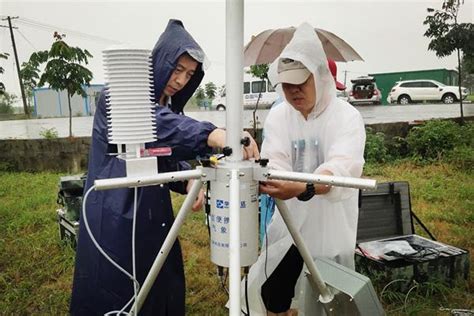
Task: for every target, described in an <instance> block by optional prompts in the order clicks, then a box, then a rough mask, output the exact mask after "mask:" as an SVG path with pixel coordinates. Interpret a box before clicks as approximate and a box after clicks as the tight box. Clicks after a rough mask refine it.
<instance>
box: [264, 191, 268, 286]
mask: <svg viewBox="0 0 474 316" xmlns="http://www.w3.org/2000/svg"><path fill="white" fill-rule="evenodd" d="M265 200H266V201H265V209H268V200H269V198H268V199H265ZM267 214H268V212H265V219H264V221H263V225H264V226H265V236H264V238H265V265H264V273H265V279H266V280H268V274H267V263H268V235H267Z"/></svg>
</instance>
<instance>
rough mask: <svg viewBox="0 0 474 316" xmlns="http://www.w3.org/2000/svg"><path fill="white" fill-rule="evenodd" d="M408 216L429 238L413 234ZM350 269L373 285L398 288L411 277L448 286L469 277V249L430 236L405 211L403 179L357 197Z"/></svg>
mask: <svg viewBox="0 0 474 316" xmlns="http://www.w3.org/2000/svg"><path fill="white" fill-rule="evenodd" d="M413 220H415V221H417V223H418V224H419V225H420V226H421V227H422V228H423V229H424V230H425V231H426V233H427V235H428V236H430V238H431V239H432V240H430V239H427V238H424V237H421V236H418V235H416V234H415V229H414V223H413ZM355 263H356V271H357V272H359V273H361V274H364V275H366V276H368V277H369V278H370V279H371V280H372V282H373V283H374V284H377V285H387V284H388V283H390V282H392V281H395V280H405V281H406V282H397V283H398V284H395V282H394V284H393V287H391V288H392V289H397V290H401V291H405V290H407V288H404V287H405V286H408V284H409V283H411V282H412V281H416V282H419V283H423V282H436V281H438V282H439V281H441V282H443V283H444V284H446V285H448V286H454V285H455V283H456V281H458V280H468V278H469V252H468V251H467V250H464V249H460V248H457V247H454V246H450V245H446V244H443V243H441V242H438V241H436V240H435V238H434V237H433V235H432V234H431V233H430V232H429V230H428V229H427V228H426V227H425V226H424V225H423V223H422V222H421V221H420V220H419V219H418V217H417V216H416V215H415V214H414V213H413V212H412V210H411V202H410V188H409V185H408V182H387V183H380V184H378V188H377V189H376V190H373V191H362V192H361V195H360V197H359V224H358V228H357V247H356V257H355Z"/></svg>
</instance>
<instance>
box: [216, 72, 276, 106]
mask: <svg viewBox="0 0 474 316" xmlns="http://www.w3.org/2000/svg"><path fill="white" fill-rule="evenodd" d="M244 80H245V81H244V103H243V105H244V109H245V110H253V109H255V105H256V104H257V99H258V96H259V95H260V100H259V101H258V108H259V109H269V108H271V107H272V105H273V103H275V101H276V99H277V98H278V94H277V93H276V92H275V89H273V86H272V85H271V84H270V82H269V81H268V80H261V79H259V78H255V77H252V76H251V75H249V74H245V75H244ZM211 109H216V110H218V111H225V109H226V98H225V89H224V90H223V91H222V94H221V95H220V96H217V97H216V98H215V99H214V100H213V101H212V105H211Z"/></svg>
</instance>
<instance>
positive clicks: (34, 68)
mask: <svg viewBox="0 0 474 316" xmlns="http://www.w3.org/2000/svg"><path fill="white" fill-rule="evenodd" d="M39 64H40V63H39V62H37V61H35V60H31V58H30V60H29V61H28V62H25V63H23V64H21V69H20V77H21V80H23V87H24V88H25V93H26V97H27V98H26V100H27V103H28V107H30V108H31V99H32V98H33V89H34V88H36V87H37V86H38V81H39V79H40V76H39V73H40V70H39V68H38V67H39Z"/></svg>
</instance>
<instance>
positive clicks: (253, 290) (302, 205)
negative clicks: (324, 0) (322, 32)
mask: <svg viewBox="0 0 474 316" xmlns="http://www.w3.org/2000/svg"><path fill="white" fill-rule="evenodd" d="M269 78H270V81H271V83H272V84H274V85H275V86H276V90H277V92H278V93H279V94H280V96H282V97H283V98H284V100H285V102H283V104H281V105H279V106H278V107H275V108H273V109H272V110H271V111H270V113H269V115H268V116H267V118H266V120H265V126H264V137H265V138H264V142H263V144H262V153H261V156H262V157H263V158H268V159H269V160H270V162H269V167H271V168H275V169H280V170H287V171H296V172H308V173H315V174H326V175H334V176H342V177H360V176H361V174H362V168H363V165H364V158H363V155H364V146H365V129H364V123H363V121H362V117H361V115H360V113H359V112H358V111H357V110H356V109H355V108H354V107H352V106H351V105H350V104H349V103H347V102H345V101H343V100H340V99H338V98H337V97H336V87H335V82H334V79H333V77H332V75H331V73H330V72H329V69H328V66H327V58H326V55H325V53H324V50H323V47H322V44H321V42H320V40H319V38H318V36H317V35H316V34H315V32H314V29H313V27H312V26H311V25H309V24H307V23H303V24H302V25H301V26H299V27H298V28H297V30H296V31H295V33H294V36H293V38H292V40H291V41H290V42H289V43H288V45H287V46H286V48H285V49H284V50H283V52H282V53H281V55H280V56H279V58H278V59H277V60H275V61H274V62H273V64H272V65H271V66H270V70H269ZM260 190H261V192H263V193H267V194H269V195H271V196H273V197H275V198H280V199H283V200H286V203H287V206H288V208H289V210H290V213H291V215H292V220H293V223H295V225H296V227H297V228H298V229H299V231H300V233H301V234H302V236H303V238H304V240H305V242H306V244H307V246H308V247H309V249H310V252H311V254H312V256H313V257H324V258H327V259H331V260H334V261H336V262H337V263H339V264H342V265H344V266H346V267H349V268H352V269H354V248H355V244H356V232H357V220H358V190H356V189H351V188H341V187H328V186H325V185H321V184H314V185H313V184H305V183H299V182H290V181H275V180H273V181H267V182H265V183H263V184H261V186H260ZM266 238H267V240H266V241H265V242H264V243H263V249H262V253H261V254H260V256H259V258H258V260H257V262H256V263H255V264H254V265H253V266H252V267H251V269H250V273H249V279H248V282H249V289H248V291H249V293H248V298H249V304H250V311H251V314H252V315H265V314H267V315H277V314H278V313H281V314H278V315H285V314H284V313H285V312H287V310H288V309H289V308H290V305H289V304H291V300H292V298H293V296H294V288H295V286H294V285H295V283H296V279H297V278H298V276H300V272H301V268H302V266H303V261H302V259H301V256H300V255H299V252H298V251H297V250H296V247H295V246H294V245H293V240H292V238H291V236H290V234H289V232H288V230H287V228H286V226H285V224H284V222H283V220H282V218H281V215H280V214H279V212H275V214H274V216H273V219H272V222H271V223H270V225H269V228H268V232H267V237H266ZM285 255H286V256H285ZM284 257H285V260H282V259H283V258H284ZM287 259H289V260H287ZM282 261H283V262H282ZM279 265H280V266H279ZM277 266H279V268H278V269H276V268H277ZM294 270H296V271H294ZM274 272H275V273H274ZM269 278H270V279H269ZM289 279H290V280H289ZM288 282H290V283H288ZM288 284H290V285H289V286H288ZM262 285H263V286H262ZM288 287H289V289H288ZM298 294H301V293H297V295H296V296H295V301H298ZM262 296H263V297H265V300H266V301H267V302H264V301H263V299H262ZM285 296H290V297H285ZM275 306H276V307H275ZM266 307H267V308H266ZM272 308H274V309H275V308H276V310H272ZM244 310H245V307H244ZM300 312H303V313H304V311H302V310H301V307H300ZM288 313H289V312H288ZM300 315H301V313H300Z"/></svg>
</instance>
